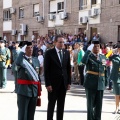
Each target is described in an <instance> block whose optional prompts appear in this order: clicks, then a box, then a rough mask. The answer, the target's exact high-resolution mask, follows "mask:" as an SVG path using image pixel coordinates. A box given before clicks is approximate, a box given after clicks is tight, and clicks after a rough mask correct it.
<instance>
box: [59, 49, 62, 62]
mask: <svg viewBox="0 0 120 120" xmlns="http://www.w3.org/2000/svg"><path fill="white" fill-rule="evenodd" d="M59 55H60V62H61V64H62V61H63V56H62V51H61V50H60V51H59Z"/></svg>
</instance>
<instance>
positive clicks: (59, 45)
mask: <svg viewBox="0 0 120 120" xmlns="http://www.w3.org/2000/svg"><path fill="white" fill-rule="evenodd" d="M63 40H64V39H63V37H62V36H60V35H59V36H56V37H55V40H54V42H55V47H54V48H53V49H50V50H48V51H46V53H45V58H44V75H45V85H46V88H47V91H48V109H47V120H53V113H54V107H55V103H56V101H57V120H63V112H64V103H65V96H66V91H67V90H69V89H70V84H71V66H70V54H69V52H68V51H67V50H65V49H63V45H64V42H63Z"/></svg>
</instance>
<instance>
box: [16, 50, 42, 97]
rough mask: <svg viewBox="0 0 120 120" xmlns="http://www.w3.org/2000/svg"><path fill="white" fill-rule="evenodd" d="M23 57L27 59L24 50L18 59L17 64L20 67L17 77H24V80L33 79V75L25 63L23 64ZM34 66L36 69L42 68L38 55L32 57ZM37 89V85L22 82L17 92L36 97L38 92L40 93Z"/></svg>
mask: <svg viewBox="0 0 120 120" xmlns="http://www.w3.org/2000/svg"><path fill="white" fill-rule="evenodd" d="M23 58H25V59H26V60H27V58H26V57H25V54H24V53H23V52H20V54H19V56H18V58H17V59H16V65H17V67H18V76H17V78H18V79H22V80H33V78H32V76H31V75H30V73H29V72H28V70H27V69H26V68H25V65H24V64H23ZM32 66H33V67H34V69H35V70H36V71H37V70H38V69H40V64H39V61H38V59H37V57H32ZM37 67H38V68H37ZM38 73H39V71H38ZM37 89H38V87H37V85H20V84H18V88H17V94H20V95H25V96H28V97H36V96H37V93H38V92H37Z"/></svg>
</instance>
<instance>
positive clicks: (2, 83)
mask: <svg viewBox="0 0 120 120" xmlns="http://www.w3.org/2000/svg"><path fill="white" fill-rule="evenodd" d="M9 64H10V50H9V49H8V48H6V47H5V40H0V87H1V88H5V87H6V84H7V67H8V65H9Z"/></svg>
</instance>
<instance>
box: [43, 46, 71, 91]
mask: <svg viewBox="0 0 120 120" xmlns="http://www.w3.org/2000/svg"><path fill="white" fill-rule="evenodd" d="M62 51H63V62H62V65H61V63H60V60H59V57H58V55H57V52H56V49H55V48H53V49H50V50H48V51H46V53H45V58H44V75H45V85H46V87H47V86H52V87H53V88H54V89H57V88H59V86H60V85H61V83H62V81H64V85H65V88H67V85H68V84H71V66H70V54H69V52H68V51H67V50H65V49H63V50H62Z"/></svg>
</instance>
